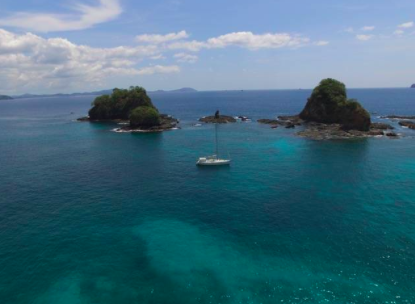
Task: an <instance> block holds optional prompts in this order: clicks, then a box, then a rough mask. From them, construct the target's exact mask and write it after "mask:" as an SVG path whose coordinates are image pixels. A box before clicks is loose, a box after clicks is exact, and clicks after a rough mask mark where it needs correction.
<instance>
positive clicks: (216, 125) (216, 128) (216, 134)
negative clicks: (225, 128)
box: [215, 123, 219, 159]
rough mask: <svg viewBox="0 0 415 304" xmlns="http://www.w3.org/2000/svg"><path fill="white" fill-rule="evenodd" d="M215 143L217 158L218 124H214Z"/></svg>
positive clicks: (217, 156)
mask: <svg viewBox="0 0 415 304" xmlns="http://www.w3.org/2000/svg"><path fill="white" fill-rule="evenodd" d="M215 145H216V159H218V158H219V154H218V153H219V152H218V124H217V123H216V124H215Z"/></svg>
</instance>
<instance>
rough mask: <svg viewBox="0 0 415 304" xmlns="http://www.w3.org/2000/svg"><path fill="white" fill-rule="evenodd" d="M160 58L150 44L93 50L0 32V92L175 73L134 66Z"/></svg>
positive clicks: (61, 41) (172, 69)
mask: <svg viewBox="0 0 415 304" xmlns="http://www.w3.org/2000/svg"><path fill="white" fill-rule="evenodd" d="M158 55H160V50H159V49H158V48H157V47H156V46H153V45H144V46H137V47H123V46H120V47H115V48H93V47H89V46H85V45H76V44H74V43H72V42H70V41H68V40H66V39H62V38H50V39H44V38H42V37H39V36H37V35H34V34H30V33H27V34H21V35H19V34H14V33H11V32H8V31H5V30H2V29H0V69H1V71H2V73H1V75H0V90H5V91H6V90H19V91H20V92H21V91H30V90H33V89H35V90H39V89H43V90H53V89H62V88H64V89H66V90H67V89H68V88H71V87H85V85H87V84H88V85H97V84H101V83H102V82H103V81H105V80H106V79H107V78H109V77H116V76H123V75H149V74H155V73H176V72H179V71H180V68H179V67H178V66H161V65H157V66H151V67H140V68H137V66H138V65H139V64H140V63H142V61H143V60H144V59H148V58H151V57H154V56H158Z"/></svg>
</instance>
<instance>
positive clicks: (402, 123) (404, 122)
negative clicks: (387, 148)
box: [399, 121, 415, 130]
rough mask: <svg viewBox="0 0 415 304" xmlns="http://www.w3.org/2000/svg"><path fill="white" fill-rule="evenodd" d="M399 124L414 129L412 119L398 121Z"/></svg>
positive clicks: (414, 123) (414, 125) (414, 124)
mask: <svg viewBox="0 0 415 304" xmlns="http://www.w3.org/2000/svg"><path fill="white" fill-rule="evenodd" d="M399 125H400V126H402V127H406V128H409V129H411V130H415V122H413V121H400V122H399Z"/></svg>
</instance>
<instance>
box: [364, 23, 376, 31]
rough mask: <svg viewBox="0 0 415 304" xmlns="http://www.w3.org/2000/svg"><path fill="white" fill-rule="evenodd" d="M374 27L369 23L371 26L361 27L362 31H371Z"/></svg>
mask: <svg viewBox="0 0 415 304" xmlns="http://www.w3.org/2000/svg"><path fill="white" fill-rule="evenodd" d="M374 29H375V27H374V26H373V25H371V26H364V27H362V31H364V32H371V31H373V30H374Z"/></svg>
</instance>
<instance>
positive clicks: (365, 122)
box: [300, 78, 371, 131]
mask: <svg viewBox="0 0 415 304" xmlns="http://www.w3.org/2000/svg"><path fill="white" fill-rule="evenodd" d="M300 118H301V119H303V120H305V121H312V122H318V123H325V124H340V125H342V127H343V128H344V129H346V130H359V131H368V130H369V129H370V124H371V121H370V115H369V113H368V112H367V111H366V110H365V109H364V108H363V107H362V106H361V105H360V103H358V102H357V101H356V100H348V99H347V94H346V86H345V85H344V84H343V83H341V82H339V81H337V80H335V79H330V78H328V79H324V80H322V81H321V82H320V84H319V85H318V86H317V87H316V88H315V89H314V90H313V93H312V94H311V96H310V98H309V99H308V102H307V104H306V106H305V108H304V110H303V111H302V112H301V113H300Z"/></svg>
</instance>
